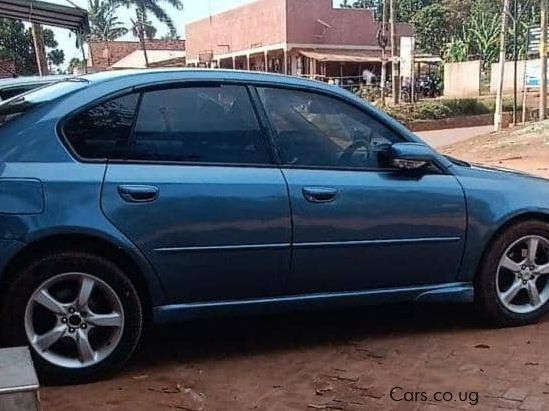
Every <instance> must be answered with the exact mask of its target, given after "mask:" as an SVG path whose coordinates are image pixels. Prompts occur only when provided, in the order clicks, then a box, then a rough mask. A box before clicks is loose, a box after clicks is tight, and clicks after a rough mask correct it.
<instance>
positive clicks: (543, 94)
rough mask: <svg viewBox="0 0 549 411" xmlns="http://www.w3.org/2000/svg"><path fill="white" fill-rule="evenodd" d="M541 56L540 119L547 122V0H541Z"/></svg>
mask: <svg viewBox="0 0 549 411" xmlns="http://www.w3.org/2000/svg"><path fill="white" fill-rule="evenodd" d="M539 54H540V59H541V64H540V66H541V70H540V76H541V77H540V84H541V87H540V95H539V119H540V121H543V120H545V117H546V110H547V0H541V32H540V39H539Z"/></svg>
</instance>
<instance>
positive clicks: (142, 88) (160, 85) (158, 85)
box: [58, 78, 292, 303]
mask: <svg viewBox="0 0 549 411" xmlns="http://www.w3.org/2000/svg"><path fill="white" fill-rule="evenodd" d="M201 86H214V87H215V86H238V87H242V88H243V89H244V90H245V92H246V95H247V97H248V99H249V103H250V106H251V109H252V110H253V113H251V115H252V116H253V117H254V119H255V120H256V121H257V123H258V126H259V128H260V136H258V138H261V139H262V145H263V146H264V148H265V150H266V152H267V154H268V162H267V163H258V164H247V163H242V164H240V163H223V162H218V163H216V162H212V163H204V162H194V161H161V160H159V161H154V160H129V159H112V158H107V159H86V158H82V157H81V156H79V155H78V154H77V152H76V151H75V150H74V148H73V147H72V146H71V144H70V142H69V140H68V138H67V137H66V136H65V135H64V133H63V129H64V125H65V123H66V122H67V121H68V120H70V119H71V118H73V117H74V116H76V115H78V114H79V113H81V112H85V111H86V110H89V109H90V108H93V107H95V106H97V105H100V104H102V103H105V102H108V101H111V100H115V99H117V98H120V97H123V96H125V95H128V94H132V93H135V94H137V95H138V103H137V105H136V108H135V116H134V119H133V122H132V131H131V132H130V134H129V136H128V137H127V138H126V139H125V142H124V145H123V148H122V151H123V152H127V149H128V145H129V144H130V143H131V139H132V137H133V130H134V128H135V125H136V123H137V119H138V115H139V110H140V104H141V100H142V97H143V94H144V93H146V92H147V91H153V90H160V89H165V88H182V87H189V88H192V87H201ZM58 130H59V135H60V136H61V137H62V138H61V141H62V142H63V144H64V145H65V146H66V148H67V150H69V152H70V153H71V155H73V156H74V157H75V158H76V159H77V161H79V162H82V163H103V162H104V163H106V169H108V167H109V166H116V165H130V164H133V165H135V166H139V165H143V166H145V165H160V166H167V167H168V166H182V167H184V166H200V167H231V168H243V169H244V168H250V169H254V168H255V169H258V168H261V169H271V170H273V171H277V172H279V173H280V176H281V177H280V179H281V182H282V183H283V187H282V189H283V192H284V193H285V199H284V200H283V201H284V202H285V203H286V204H288V208H289V198H288V192H287V185H286V183H285V180H284V177H283V174H282V171H281V170H280V167H279V166H278V163H277V162H276V160H275V156H274V153H273V146H272V144H271V143H270V141H269V140H268V138H267V129H266V125H265V123H264V119H263V118H262V117H261V116H260V115H259V113H258V106H257V105H256V103H255V101H254V99H253V95H252V92H251V88H250V86H249V84H248V83H247V82H244V81H238V80H233V81H227V80H223V79H210V78H208V79H182V80H173V79H170V80H161V81H152V82H149V83H146V84H142V85H139V86H133V87H127V88H124V89H121V90H117V91H116V92H114V93H109V94H107V95H103V96H102V97H100V98H98V99H94V100H93V101H91V102H89V103H88V104H86V105H84V106H81V107H79V108H78V109H76V110H73V111H71V112H70V113H68V114H67V115H66V116H64V118H63V119H62V120H61V121H60V122H59V124H58ZM106 176H107V172H106V173H105V176H104V180H103V183H102V186H103V188H102V190H101V191H102V194H101V195H102V196H103V192H104V184H105V183H106V182H105V178H106ZM101 204H102V207H103V200H101ZM103 213H104V214H105V216H106V217H107V218H108V219H109V221H110V218H109V217H108V216H107V214H106V213H105V210H103ZM111 223H112V222H111ZM287 231H288V242H287V244H284V248H285V249H287V250H288V256H287V259H286V260H287V262H288V264H287V268H286V269H285V271H284V272H283V273H281V275H280V278H279V279H278V280H277V282H278V285H277V290H273V295H269V296H268V297H276V296H282V295H283V294H284V285H285V281H286V278H287V275H288V272H289V269H290V257H291V255H290V253H291V251H290V249H291V233H292V230H291V213H290V212H289V213H288V226H287ZM124 236H126V237H127V234H125V233H124ZM131 241H133V240H131ZM264 245H265V248H269V247H272V248H273V250H280V249H282V248H283V247H282V246H283V244H264ZM259 246H260V245H257V247H256V245H254V247H249V248H250V249H257V250H260V249H261V247H259ZM207 248H208V247H204V249H205V250H207ZM219 248H223V247H221V246H220V247H219ZM245 248H246V247H242V248H240V249H245ZM226 249H227V250H229V249H234V250H239V246H238V245H236V246H234V247H226ZM207 251H209V250H207ZM140 252H141V253H143V254H144V255H145V257H147V251H146V250H143V249H141V250H140ZM148 260H150V258H148ZM155 270H156V271H157V269H156V268H155ZM157 274H158V275H159V277H161V275H160V273H158V271H157ZM163 289H164V293H165V294H166V296H168V293H167V290H166V287H165V286H164V285H163ZM250 298H252V299H253V298H257V297H255V296H250ZM168 301H169V298H168ZM219 301H222V300H219ZM203 302H208V301H203ZM213 302H214V303H215V301H213Z"/></svg>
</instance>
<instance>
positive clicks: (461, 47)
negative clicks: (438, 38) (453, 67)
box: [444, 37, 470, 63]
mask: <svg viewBox="0 0 549 411" xmlns="http://www.w3.org/2000/svg"><path fill="white" fill-rule="evenodd" d="M469 51H470V49H469V42H468V39H467V38H465V37H460V38H455V39H453V40H452V41H451V42H450V43H447V44H446V46H445V48H444V61H446V62H447V63H459V62H461V61H466V60H467V58H468V57H469Z"/></svg>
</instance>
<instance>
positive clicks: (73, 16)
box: [0, 0, 89, 33]
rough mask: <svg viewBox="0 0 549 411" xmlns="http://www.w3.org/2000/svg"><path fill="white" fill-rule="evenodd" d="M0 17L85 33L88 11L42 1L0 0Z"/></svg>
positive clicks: (87, 26)
mask: <svg viewBox="0 0 549 411" xmlns="http://www.w3.org/2000/svg"><path fill="white" fill-rule="evenodd" d="M0 17H6V18H8V19H14V20H23V21H29V22H31V23H39V24H44V25H46V26H54V27H62V28H66V29H69V30H73V31H78V32H82V33H87V32H88V30H89V22H88V12H87V11H86V10H84V9H81V8H76V7H67V6H60V5H58V4H52V3H46V2H44V1H29V0H0Z"/></svg>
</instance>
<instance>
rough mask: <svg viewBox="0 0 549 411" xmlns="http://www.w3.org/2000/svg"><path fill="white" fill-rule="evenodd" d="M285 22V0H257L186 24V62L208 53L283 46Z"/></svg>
mask: <svg viewBox="0 0 549 411" xmlns="http://www.w3.org/2000/svg"><path fill="white" fill-rule="evenodd" d="M285 22H286V7H285V0H259V1H256V2H254V3H251V4H248V5H245V6H241V7H237V8H235V9H232V10H229V11H226V12H224V13H220V14H216V15H214V16H212V17H211V18H206V19H202V20H198V21H195V22H192V23H189V24H187V26H186V28H185V32H186V37H187V45H188V48H187V60H193V59H198V56H199V54H200V53H202V52H204V51H207V50H210V51H213V53H214V54H226V53H231V52H235V51H241V50H248V49H251V48H258V47H264V46H269V45H274V44H280V43H284V42H285V41H286V31H285ZM226 46H229V47H226Z"/></svg>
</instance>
